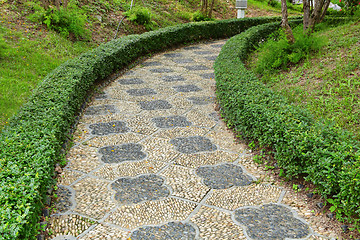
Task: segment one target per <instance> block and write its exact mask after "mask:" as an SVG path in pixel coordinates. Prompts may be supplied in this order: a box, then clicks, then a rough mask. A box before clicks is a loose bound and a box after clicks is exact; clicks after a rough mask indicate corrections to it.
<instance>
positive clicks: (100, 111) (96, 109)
mask: <svg viewBox="0 0 360 240" xmlns="http://www.w3.org/2000/svg"><path fill="white" fill-rule="evenodd" d="M109 113H115V106H114V105H108V104H105V105H96V106H90V107H88V108H87V109H86V111H85V113H84V114H85V115H106V114H109Z"/></svg>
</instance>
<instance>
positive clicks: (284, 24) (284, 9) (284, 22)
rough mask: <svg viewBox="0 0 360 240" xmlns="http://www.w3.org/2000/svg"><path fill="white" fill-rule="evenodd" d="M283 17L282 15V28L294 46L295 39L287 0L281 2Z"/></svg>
mask: <svg viewBox="0 0 360 240" xmlns="http://www.w3.org/2000/svg"><path fill="white" fill-rule="evenodd" d="M281 15H282V19H281V27H282V28H283V29H284V30H285V34H286V38H287V40H288V42H289V43H290V44H292V43H294V42H295V38H294V34H293V32H292V30H291V27H290V25H289V21H288V12H287V5H286V0H281Z"/></svg>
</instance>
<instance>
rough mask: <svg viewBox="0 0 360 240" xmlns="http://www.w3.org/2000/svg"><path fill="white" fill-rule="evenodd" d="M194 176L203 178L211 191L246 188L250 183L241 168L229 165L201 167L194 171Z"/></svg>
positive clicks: (249, 178)
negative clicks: (235, 187)
mask: <svg viewBox="0 0 360 240" xmlns="http://www.w3.org/2000/svg"><path fill="white" fill-rule="evenodd" d="M196 174H197V175H199V176H200V177H202V178H203V182H204V184H205V185H206V186H208V187H210V188H213V189H225V188H230V187H233V186H246V185H250V184H251V182H252V179H251V177H249V176H247V175H246V174H244V173H243V170H242V168H241V167H239V166H237V165H234V164H231V163H225V164H221V165H217V166H202V167H199V168H198V169H196Z"/></svg>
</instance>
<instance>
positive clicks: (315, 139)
mask: <svg viewBox="0 0 360 240" xmlns="http://www.w3.org/2000/svg"><path fill="white" fill-rule="evenodd" d="M277 28H278V25H276V24H272V23H269V24H265V25H261V26H256V27H253V28H251V29H249V30H247V31H246V32H244V33H242V34H240V35H237V36H235V37H233V38H231V39H230V40H228V41H227V43H226V44H225V46H224V47H223V48H222V50H221V53H220V55H219V57H218V58H217V59H216V62H215V65H214V67H215V79H216V85H217V98H218V100H219V103H220V106H221V109H222V111H223V116H224V118H225V120H226V121H227V124H228V125H229V126H230V127H232V128H234V129H235V131H236V132H237V133H238V134H239V135H240V136H242V137H243V138H245V139H248V140H257V141H258V143H259V145H260V146H262V147H270V148H271V149H273V152H274V159H275V161H277V164H278V166H279V167H281V168H283V169H284V170H285V171H284V174H285V175H286V176H287V177H289V178H294V177H297V176H299V175H301V176H305V179H306V180H308V181H310V182H312V183H313V184H315V185H316V186H317V188H318V190H319V192H320V193H321V194H322V195H323V196H324V197H325V198H332V200H330V201H331V202H332V203H333V204H334V208H332V210H334V211H335V210H336V212H337V217H338V218H339V219H340V220H343V219H345V220H347V221H349V222H353V223H354V224H355V227H356V228H357V229H358V230H360V224H359V214H360V168H359V166H360V152H359V151H358V150H359V149H360V148H359V147H360V144H359V142H357V141H355V140H354V136H353V135H352V134H351V133H349V132H346V131H343V130H341V129H339V128H337V127H336V126H334V125H333V124H332V123H330V122H315V121H314V120H313V117H312V116H311V114H309V112H308V111H306V110H303V109H301V108H300V107H297V106H294V105H290V104H289V103H288V102H287V100H286V99H285V98H284V97H283V96H281V95H280V94H279V93H277V92H274V91H272V90H270V89H269V88H267V87H266V86H265V85H264V84H263V83H262V82H261V81H260V80H259V79H257V77H256V76H255V74H254V73H252V72H250V71H248V70H247V69H246V68H245V66H244V64H243V62H242V61H244V60H245V59H246V57H247V55H248V54H249V52H250V51H252V50H253V49H254V47H255V46H254V44H253V43H259V42H261V41H262V40H263V39H264V38H266V36H268V35H269V34H270V33H271V32H273V31H276V30H277Z"/></svg>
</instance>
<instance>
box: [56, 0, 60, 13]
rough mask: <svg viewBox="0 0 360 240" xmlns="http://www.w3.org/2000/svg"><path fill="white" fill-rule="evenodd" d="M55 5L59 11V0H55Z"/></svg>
mask: <svg viewBox="0 0 360 240" xmlns="http://www.w3.org/2000/svg"><path fill="white" fill-rule="evenodd" d="M55 6H56V8H57V10H58V11H60V0H55Z"/></svg>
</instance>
